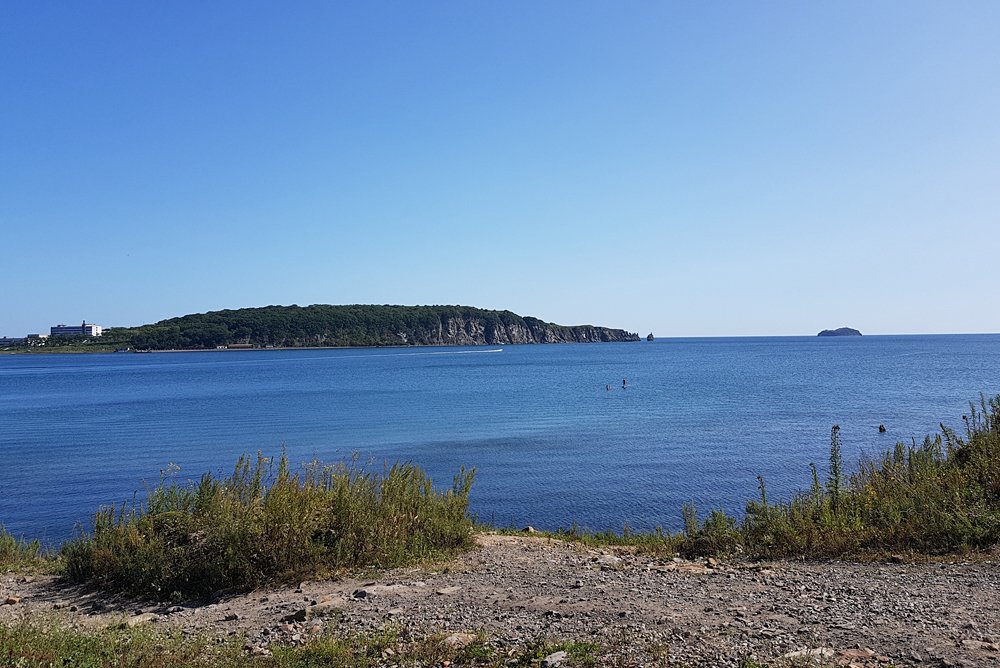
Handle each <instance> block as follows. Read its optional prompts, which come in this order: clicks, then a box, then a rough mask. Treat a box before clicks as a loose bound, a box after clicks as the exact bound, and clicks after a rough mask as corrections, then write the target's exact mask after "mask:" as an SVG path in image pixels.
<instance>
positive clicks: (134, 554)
mask: <svg viewBox="0 0 1000 668" xmlns="http://www.w3.org/2000/svg"><path fill="white" fill-rule="evenodd" d="M275 469H277V470H276V471H275ZM172 472H173V469H172V468H171V469H168V470H167V475H161V478H160V483H159V485H158V486H157V487H155V488H152V489H147V498H146V502H145V504H135V503H133V504H130V505H124V506H122V507H121V508H117V509H116V508H115V506H110V507H102V508H101V509H100V510H98V512H97V513H96V514H95V516H94V521H93V532H92V533H89V534H88V533H81V535H79V536H78V537H77V538H76V539H74V540H72V541H70V542H68V543H66V544H65V545H64V546H63V548H62V553H63V556H64V557H65V562H66V574H67V575H68V577H70V578H71V579H72V580H74V581H77V582H89V583H92V584H95V585H98V586H101V587H106V588H110V589H115V590H121V591H125V592H127V593H131V594H142V595H148V596H154V597H157V598H161V599H162V598H187V597H192V596H199V595H205V594H208V593H210V592H213V591H216V590H220V589H247V588H252V587H254V586H258V585H261V584H264V583H265V582H267V581H269V580H272V579H274V578H281V577H292V576H293V575H301V574H304V573H309V572H328V571H331V570H335V569H340V568H357V567H390V566H396V565H400V564H404V563H409V562H413V561H417V560H420V559H425V558H428V557H434V556H439V555H445V554H448V553H453V552H455V551H457V550H461V549H464V548H467V547H469V546H470V545H471V531H472V521H471V519H469V517H468V496H469V491H470V489H471V486H472V482H473V480H474V478H475V469H473V470H471V471H466V470H465V467H462V469H461V471H460V472H459V474H458V475H457V476H456V477H455V480H454V485H453V487H452V488H451V489H449V490H447V491H444V492H441V491H439V490H435V489H434V487H433V486H432V483H431V479H430V478H428V477H427V474H426V473H425V472H424V471H423V470H422V469H420V468H419V467H417V466H415V465H413V464H411V463H397V464H395V465H394V466H392V467H391V468H383V471H382V472H381V473H375V472H373V471H370V470H367V469H365V468H364V467H362V466H359V465H358V464H357V462H356V460H355V461H352V462H350V463H341V464H334V465H326V464H323V463H321V462H318V461H314V462H311V463H309V464H306V465H304V466H303V467H302V468H301V469H300V470H298V471H295V472H292V470H291V469H290V467H289V464H288V458H287V457H286V456H285V455H282V456H281V458H280V459H279V460H278V462H277V465H276V466H275V463H274V462H273V461H270V460H268V459H267V458H265V457H263V456H262V455H261V454H260V453H258V455H257V459H256V461H252V460H251V459H250V458H249V457H247V456H243V457H241V458H240V460H239V461H238V462H237V464H236V467H235V469H234V471H233V474H232V475H231V476H230V477H228V478H226V479H225V480H217V479H215V478H213V477H212V476H211V475H210V474H205V475H204V476H202V478H201V480H200V482H199V483H197V484H195V485H189V486H181V485H178V484H176V483H173V482H169V480H170V474H171V473H172Z"/></svg>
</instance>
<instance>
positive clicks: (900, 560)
mask: <svg viewBox="0 0 1000 668" xmlns="http://www.w3.org/2000/svg"><path fill="white" fill-rule="evenodd" d="M889 561H890V562H892V563H894V564H903V563H906V559H904V558H903V555H901V554H894V555H892V556H891V557H889Z"/></svg>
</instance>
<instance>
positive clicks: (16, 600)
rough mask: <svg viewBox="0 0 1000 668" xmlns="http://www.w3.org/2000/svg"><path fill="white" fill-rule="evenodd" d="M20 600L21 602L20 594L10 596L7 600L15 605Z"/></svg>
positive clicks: (8, 603)
mask: <svg viewBox="0 0 1000 668" xmlns="http://www.w3.org/2000/svg"><path fill="white" fill-rule="evenodd" d="M20 602H21V597H20V596H8V597H7V601H6V603H7V605H15V604H17V603H20Z"/></svg>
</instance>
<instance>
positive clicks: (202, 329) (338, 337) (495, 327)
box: [25, 304, 640, 352]
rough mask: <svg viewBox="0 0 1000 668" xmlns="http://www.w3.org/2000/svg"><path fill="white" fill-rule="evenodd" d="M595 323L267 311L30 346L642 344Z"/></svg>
mask: <svg viewBox="0 0 1000 668" xmlns="http://www.w3.org/2000/svg"><path fill="white" fill-rule="evenodd" d="M639 340H640V338H639V335H638V334H636V333H632V332H628V331H625V330H624V329H613V328H609V327H599V326H595V325H573V326H567V325H558V324H555V323H551V322H545V321H544V320H540V319H538V318H533V317H531V316H520V315H518V314H516V313H513V312H511V311H491V310H485V309H479V308H475V307H471V306H394V305H381V306H380V305H366V304H354V305H331V304H313V305H311V306H297V305H295V304H293V305H291V306H264V307H259V308H243V309H235V310H229V309H226V310H222V311H209V312H208V313H195V314H189V315H185V316H181V317H178V318H169V319H167V320H161V321H159V322H157V323H154V324H152V325H142V326H140V327H109V328H105V329H104V331H103V335H102V336H99V337H95V336H82V335H79V336H76V335H74V336H51V337H48V338H46V339H45V340H44V341H42V340H35V342H34V343H31V342H30V340H29V341H28V342H26V343H25V347H35V348H38V347H44V348H45V349H48V350H53V349H65V350H66V352H70V351H71V350H75V351H82V350H86V349H89V350H95V351H96V350H98V349H101V350H108V349H112V350H126V349H129V350H192V349H197V350H208V349H220V348H235V349H239V348H305V347H378V346H448V345H453V346H476V345H511V344H521V343H599V342H611V341H639Z"/></svg>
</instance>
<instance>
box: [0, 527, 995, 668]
mask: <svg viewBox="0 0 1000 668" xmlns="http://www.w3.org/2000/svg"><path fill="white" fill-rule="evenodd" d="M478 542H479V547H478V548H477V549H475V550H473V551H471V552H469V553H467V554H465V555H463V556H461V557H459V558H458V559H457V560H455V561H454V562H449V563H446V564H436V565H433V566H424V567H422V568H409V569H397V570H392V571H386V572H382V573H379V574H378V575H377V576H376V577H373V578H371V579H347V580H337V581H310V582H304V583H302V584H301V585H300V586H299V587H297V588H296V587H288V588H280V589H271V590H267V591H255V592H251V593H246V594H225V593H219V594H217V595H216V597H214V599H213V601H212V602H208V603H206V602H199V603H188V604H184V605H167V604H161V603H153V602H142V601H136V600H134V599H122V598H115V597H110V596H107V595H103V594H98V593H95V592H91V591H87V590H85V589H83V588H80V587H76V586H68V585H65V584H61V583H59V582H57V581H55V580H54V579H53V578H51V577H37V578H31V577H24V576H15V575H12V574H9V573H8V574H7V575H6V576H4V577H2V578H0V603H2V602H3V601H4V600H6V601H7V604H5V605H2V606H0V622H10V621H12V620H15V619H19V618H23V617H28V618H32V617H38V618H39V619H42V618H44V619H46V620H50V621H48V622H47V623H51V620H52V619H53V618H55V619H58V620H61V621H62V622H64V623H66V624H73V625H77V626H81V627H97V626H100V625H104V624H109V623H115V622H119V623H120V622H121V621H122V620H123V619H124V620H125V621H127V622H128V623H132V624H141V623H150V624H155V625H158V626H162V627H164V628H176V629H181V630H183V631H185V632H188V633H203V634H204V633H207V634H216V635H219V636H232V635H239V636H242V637H244V638H245V646H246V649H247V651H248V652H251V653H253V654H260V655H263V656H266V655H267V654H268V652H269V649H268V648H269V647H270V646H271V645H272V644H273V643H304V642H307V641H308V639H309V638H310V637H312V636H314V635H317V634H323V633H334V634H336V633H343V634H351V633H356V632H359V631H367V630H371V629H378V628H382V627H383V626H385V625H387V624H388V625H394V626H396V627H398V628H400V629H403V630H405V632H406V633H408V634H410V635H413V636H418V637H425V636H428V635H434V634H438V635H440V636H441V637H443V638H445V641H446V642H451V643H453V644H461V643H464V642H468V641H469V640H470V639H471V636H470V635H468V634H473V633H479V634H482V635H483V636H485V637H486V638H487V639H488V642H489V643H491V644H493V645H495V646H499V647H505V648H510V649H517V648H519V647H524V646H527V645H528V644H530V643H533V642H536V641H537V640H538V639H539V638H544V639H547V640H549V641H566V640H572V641H578V642H588V643H594V644H598V645H600V646H601V647H602V650H601V652H600V653H599V656H601V663H602V664H603V663H609V664H610V663H614V664H618V665H677V664H681V665H683V664H686V665H690V666H720V667H721V666H736V665H738V663H739V659H740V658H741V657H747V656H753V657H757V658H759V659H761V660H770V659H774V658H781V657H785V656H787V655H789V654H792V653H796V652H798V653H800V655H801V653H803V652H812V654H813V655H814V656H818V657H820V658H823V659H824V663H829V664H834V665H836V664H840V665H849V664H850V665H853V666H871V667H876V666H878V667H880V668H885V667H887V666H890V665H895V666H925V665H926V666H968V667H972V666H977V667H991V666H1000V645H998V644H997V643H1000V611H998V604H1000V595H998V592H1000V567H998V563H997V562H990V561H986V562H984V563H966V562H957V563H942V564H903V563H853V562H831V563H810V562H798V561H780V562H773V563H766V564H764V563H737V562H725V563H719V564H716V563H714V561H712V560H709V561H708V562H690V561H681V560H676V559H675V560H659V559H655V558H652V557H644V556H637V555H635V554H634V553H633V552H632V551H631V550H628V549H604V550H594V549H588V548H585V547H583V546H580V545H578V544H574V543H564V542H561V541H555V540H549V539H546V538H538V537H531V536H499V535H482V536H479V537H478ZM390 659H391V658H387V659H386V665H391V660H390ZM800 661H802V660H801V659H800Z"/></svg>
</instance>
